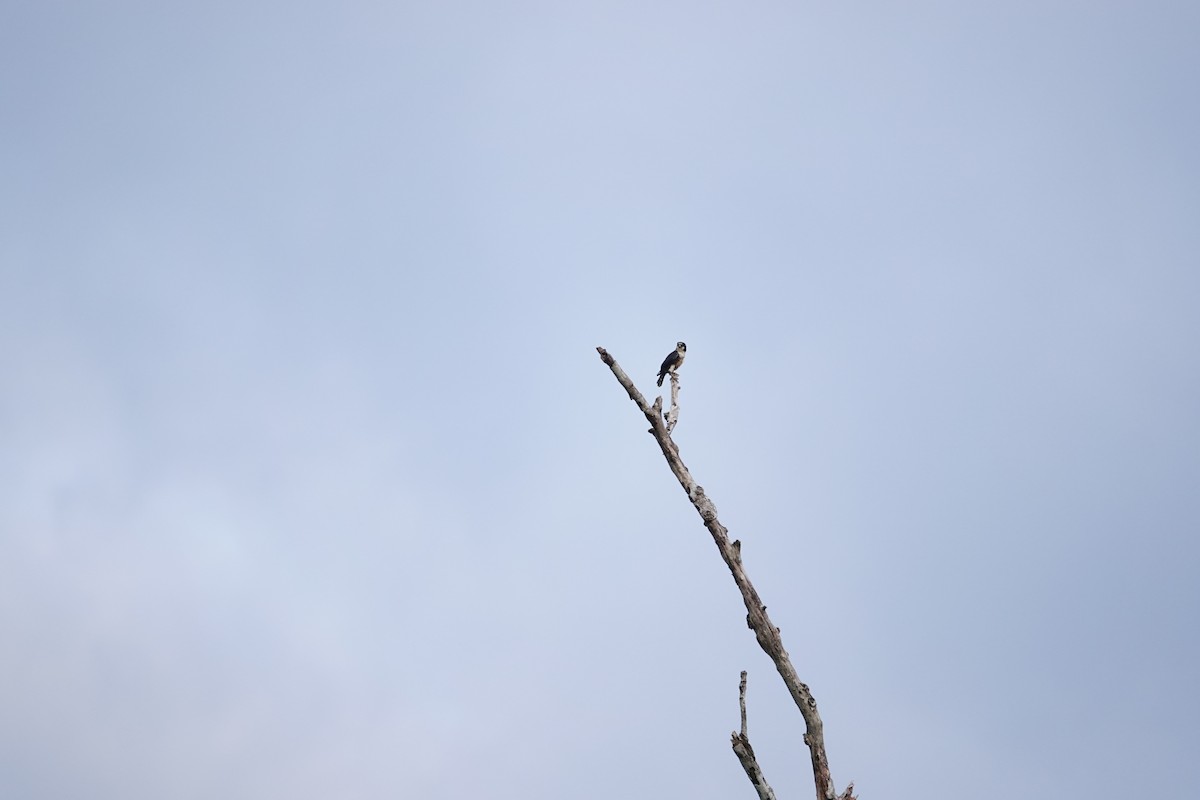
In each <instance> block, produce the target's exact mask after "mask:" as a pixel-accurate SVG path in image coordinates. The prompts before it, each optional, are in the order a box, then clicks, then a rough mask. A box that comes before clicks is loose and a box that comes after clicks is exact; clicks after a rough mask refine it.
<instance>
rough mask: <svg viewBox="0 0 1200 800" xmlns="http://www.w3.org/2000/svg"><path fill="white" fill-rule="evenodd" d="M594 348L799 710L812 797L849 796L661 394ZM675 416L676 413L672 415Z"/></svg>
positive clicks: (812, 708)
mask: <svg viewBox="0 0 1200 800" xmlns="http://www.w3.org/2000/svg"><path fill="white" fill-rule="evenodd" d="M596 352H598V353H599V354H600V360H601V361H603V362H604V363H605V364H606V365H607V366H608V368H609V369H611V370H612V373H613V375H614V376H615V377H616V379H617V382H618V383H620V384H621V386H622V388H624V389H625V391H626V392H627V393H628V394H629V398H630V399H631V400H633V402H634V403H635V404H637V407H638V409H639V410H641V412H642V413H643V414H644V415H645V416H646V420H647V421H648V422H649V423H650V430H649V433H650V434H651V435H652V436H653V437H654V440H655V441H656V442H658V446H659V448H660V449H661V450H662V454H663V457H664V458H665V459H666V460H667V465H668V466H669V467H670V468H671V472H673V473H675V477H676V479H678V481H679V485H680V486H682V487H683V490H684V492H686V493H687V496H688V499H689V500H690V501H691V502H692V505H693V506H694V507H695V509H696V511H697V513H699V514H700V519H701V520H703V522H704V527H705V528H707V529H708V532H709V533H710V534H711V535H712V538H713V541H714V542H715V543H716V545H717V550H718V551H720V553H721V558H722V559H724V561H725V564H726V566H728V567H729V571H730V573H731V574H732V575H733V581H734V583H736V584H737V587H738V591H740V592H741V594H742V602H743V603H745V606H746V624H747V625H748V626H749V627H750V630H752V631H754V636H755V638H756V639H757V640H758V644H759V646H760V647H761V648H762V649H763V652H765V653H766V654H767V655H768V656H769V657H770V658H771V661H772V662H774V664H775V669H776V670H778V672H779V675H780V677H781V678H783V683H784V685H785V686H786V687H787V690H788V692H789V693H790V694H791V696H792V700H793V701H794V702H795V703H796V707H797V708H798V709H799V710H800V715H801V716H802V717H803V718H804V725H805V728H806V733H805V734H804V743H805V744H807V745H808V750H809V756H810V759H811V761H812V769H813V780H814V782H815V784H816V790H817V798H818V800H853V797H854V796H853V794H852V793H851V789H852V788H853V784H851V785H850V786H849V787H847V789H846V791H845V792H843V793H841V794H838V792H837V791H836V790H835V789H834V788H833V779H832V778H831V777H830V774H829V759H828V757H827V756H826V754H825V733H824V726H823V724H822V723H821V715H820V714H818V713H817V701H816V699H815V698H814V697H813V696H812V692H810V691H809V689H808V686H807V685H805V684H804V682H803V681H801V680H800V676H799V675H798V674H797V673H796V669H795V667H793V666H792V659H791V657H790V656H789V655H788V652H787V650H785V649H784V647H783V639H782V638H781V637H780V635H779V628H777V627H775V625H774V624H773V623H772V622H771V618H770V617H769V616H767V607H766V605H765V604H764V603H763V601H762V598H761V597H759V595H758V592H757V591H756V590H755V588H754V586H753V584H751V583H750V578H748V577H747V576H746V570H745V569H744V568H743V567H742V556H741V542H740V541H733V542H730V540H729V531H728V530H727V529H726V528H725V526H724V525H722V524H721V521H720V520H719V519H718V518H717V508H716V506H715V505H713V501H712V500H711V499H710V498H709V497H708V495H706V494H705V492H704V488H703V487H702V486H700V484H698V483H696V480H695V479H694V478H693V477H692V474H691V473H690V472H689V471H688V468H687V466H685V465H684V463H683V459H681V458H680V456H679V446H678V445H676V444H675V442H674V441H673V440H672V439H671V434H670V431H669V430H668V428H667V423H666V421H665V420H664V418H663V412H662V397H658V398H657V399H656V400H655V401H654V404H653V405H650V404H648V403H647V402H646V398H645V397H644V396H643V395H642V393H641V392H640V391H638V388H637V387H636V386H635V385H634V384H633V381H632V380H630V378H629V376H628V375H627V374H626V373H625V370H623V369H621V365H620V364H618V363H617V362H616V360H615V359H614V358H613V357H612V356H611V355H609V354H608V351H607V350H605V349H604V348H603V347H597V348H596ZM673 385H674V382H673ZM677 418H678V414H676V419H677Z"/></svg>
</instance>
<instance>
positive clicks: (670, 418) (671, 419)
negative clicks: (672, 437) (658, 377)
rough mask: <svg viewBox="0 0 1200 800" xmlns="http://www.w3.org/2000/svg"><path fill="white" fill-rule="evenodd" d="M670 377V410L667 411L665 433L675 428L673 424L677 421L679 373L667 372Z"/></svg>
mask: <svg viewBox="0 0 1200 800" xmlns="http://www.w3.org/2000/svg"><path fill="white" fill-rule="evenodd" d="M667 374H668V375H669V376H670V377H671V410H670V411H668V412H667V434H668V435H669V434H670V433H671V431H673V430H675V424H676V423H677V422H679V373H678V372H668V373H667Z"/></svg>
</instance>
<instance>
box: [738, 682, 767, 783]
mask: <svg viewBox="0 0 1200 800" xmlns="http://www.w3.org/2000/svg"><path fill="white" fill-rule="evenodd" d="M738 707H739V708H740V709H741V712H742V731H741V733H734V734H733V742H732V744H733V752H734V755H736V756H737V757H738V761H740V762H741V764H742V769H744V770H745V771H746V777H747V778H749V779H750V783H751V784H752V785H753V786H754V791H756V792H758V800H775V791H774V790H773V789H772V788H771V785H770V784H768V783H767V778H766V776H765V775H763V771H762V768H761V767H759V766H758V759H756V758H755V757H754V748H753V747H751V746H750V737H749V735H748V734H747V733H746V670H742V680H741V682H740V683H738Z"/></svg>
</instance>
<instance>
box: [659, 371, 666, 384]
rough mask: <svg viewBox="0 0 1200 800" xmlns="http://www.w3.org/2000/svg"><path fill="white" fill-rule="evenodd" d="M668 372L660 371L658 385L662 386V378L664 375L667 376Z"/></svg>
mask: <svg viewBox="0 0 1200 800" xmlns="http://www.w3.org/2000/svg"><path fill="white" fill-rule="evenodd" d="M666 374H667V373H665V372H660V373H658V385H659V386H662V379H663V376H665V375H666Z"/></svg>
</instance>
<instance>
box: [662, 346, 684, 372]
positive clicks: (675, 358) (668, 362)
mask: <svg viewBox="0 0 1200 800" xmlns="http://www.w3.org/2000/svg"><path fill="white" fill-rule="evenodd" d="M678 363H679V351H678V350H672V351H671V355H669V356H667V357H666V358H664V359H663V363H662V366H661V367H659V368H658V374H659V375H666V374H667V370H669V369H670V368H671V367H673V366H675V365H676V364H678Z"/></svg>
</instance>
